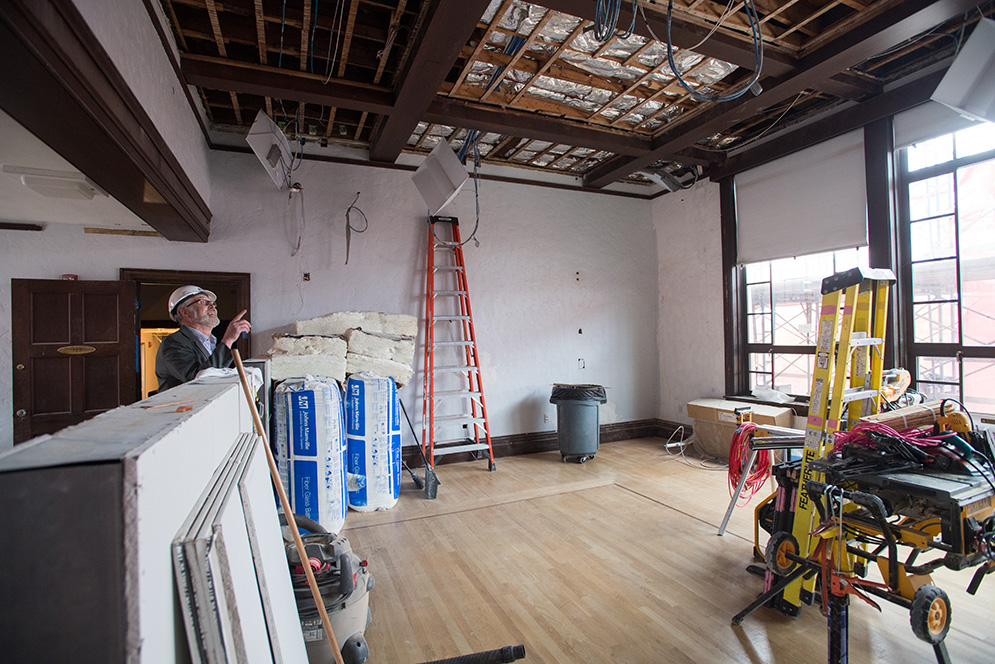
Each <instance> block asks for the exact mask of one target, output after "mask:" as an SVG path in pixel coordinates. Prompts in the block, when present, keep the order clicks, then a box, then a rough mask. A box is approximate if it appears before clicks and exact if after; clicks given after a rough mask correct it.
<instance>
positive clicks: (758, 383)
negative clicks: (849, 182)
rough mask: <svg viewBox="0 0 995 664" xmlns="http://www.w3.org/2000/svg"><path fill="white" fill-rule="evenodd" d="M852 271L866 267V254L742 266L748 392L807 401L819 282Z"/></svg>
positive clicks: (853, 251)
mask: <svg viewBox="0 0 995 664" xmlns="http://www.w3.org/2000/svg"><path fill="white" fill-rule="evenodd" d="M852 267H867V249H866V248H860V249H849V250H845V251H833V252H828V253H823V254H814V255H810V256H803V257H799V258H785V259H781V260H774V261H764V262H761V263H751V264H749V265H746V266H745V268H744V275H745V279H746V300H747V302H746V316H747V353H748V354H749V368H748V374H749V377H750V380H749V386H750V390H751V391H753V390H755V389H756V388H758V387H766V388H772V389H776V390H779V391H781V392H786V393H788V394H793V395H808V393H809V390H810V389H811V387H812V359H813V358H814V357H815V333H816V328H817V326H818V323H819V316H820V312H819V309H820V305H821V304H822V293H821V288H822V280H823V278H825V277H827V276H829V275H831V274H834V273H836V272H841V271H843V270H848V269H850V268H852Z"/></svg>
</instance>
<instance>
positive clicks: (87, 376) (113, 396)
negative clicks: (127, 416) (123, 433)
mask: <svg viewBox="0 0 995 664" xmlns="http://www.w3.org/2000/svg"><path fill="white" fill-rule="evenodd" d="M118 360H119V358H118V356H117V355H108V356H106V357H84V358H83V412H84V413H85V414H86V415H88V416H89V415H96V414H97V413H101V412H103V411H105V410H110V409H111V408H117V407H118V406H119V405H120V404H121V392H120V381H118V379H117V377H118V373H119V372H120V365H121V363H120V362H119V361H118Z"/></svg>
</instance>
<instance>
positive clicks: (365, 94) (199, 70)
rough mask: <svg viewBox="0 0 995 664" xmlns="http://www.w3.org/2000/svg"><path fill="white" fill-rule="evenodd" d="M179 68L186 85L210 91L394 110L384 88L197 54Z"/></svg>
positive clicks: (184, 57) (375, 110) (372, 110)
mask: <svg viewBox="0 0 995 664" xmlns="http://www.w3.org/2000/svg"><path fill="white" fill-rule="evenodd" d="M180 67H181V71H182V72H183V77H184V78H185V79H186V81H187V83H189V84H190V85H196V86H198V87H203V88H208V89H211V90H230V91H233V92H240V93H247V94H254V95H259V96H263V97H266V96H272V97H277V98H280V99H286V100H289V101H297V102H306V103H309V104H321V105H325V106H338V107H342V108H350V109H353V110H357V111H366V112H369V113H390V112H391V111H393V109H394V99H393V95H392V94H391V92H390V90H389V89H388V88H386V87H385V86H375V85H367V84H362V83H350V82H348V81H341V80H337V79H332V80H329V81H328V82H327V83H326V82H325V80H326V77H325V76H323V75H320V74H309V73H307V72H301V71H294V70H292V69H278V68H276V67H263V66H262V65H245V64H240V63H236V62H234V61H232V60H222V59H220V58H212V57H208V56H198V55H182V56H181V58H180Z"/></svg>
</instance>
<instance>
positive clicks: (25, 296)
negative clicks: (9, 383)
mask: <svg viewBox="0 0 995 664" xmlns="http://www.w3.org/2000/svg"><path fill="white" fill-rule="evenodd" d="M11 305H12V306H11V317H12V319H13V320H12V321H11V323H12V325H11V328H12V333H13V344H12V345H13V359H14V362H13V365H14V380H13V387H14V399H13V404H14V442H15V443H20V442H23V441H25V440H28V439H29V438H33V437H35V436H39V435H41V434H45V433H53V432H55V431H58V430H59V429H62V428H64V427H67V426H69V425H70V424H76V423H78V422H82V421H83V420H86V419H88V418H90V417H93V416H94V415H97V414H99V413H102V412H104V411H106V410H110V409H112V408H116V407H117V406H120V405H122V404H126V403H131V402H133V401H134V400H135V381H136V374H135V355H136V342H135V313H136V304H135V284H134V283H133V282H130V281H63V280H41V279H12V280H11Z"/></svg>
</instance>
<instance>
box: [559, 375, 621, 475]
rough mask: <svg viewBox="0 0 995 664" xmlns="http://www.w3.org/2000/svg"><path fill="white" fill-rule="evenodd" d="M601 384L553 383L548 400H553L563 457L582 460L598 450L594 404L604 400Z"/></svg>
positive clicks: (590, 456)
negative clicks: (551, 392)
mask: <svg viewBox="0 0 995 664" xmlns="http://www.w3.org/2000/svg"><path fill="white" fill-rule="evenodd" d="M607 401H608V398H607V397H606V396H605V388H604V387H602V386H601V385H554V386H553V394H552V395H551V396H550V397H549V402H550V403H554V404H556V440H557V442H558V443H559V445H560V455H561V456H562V457H563V461H564V462H566V461H575V462H577V463H585V462H586V461H587V460H588V459H590V458H593V457H594V455H595V454H596V453H597V451H598V441H599V437H600V429H599V425H598V406H599V405H601V404H603V403H606V402H607Z"/></svg>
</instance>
